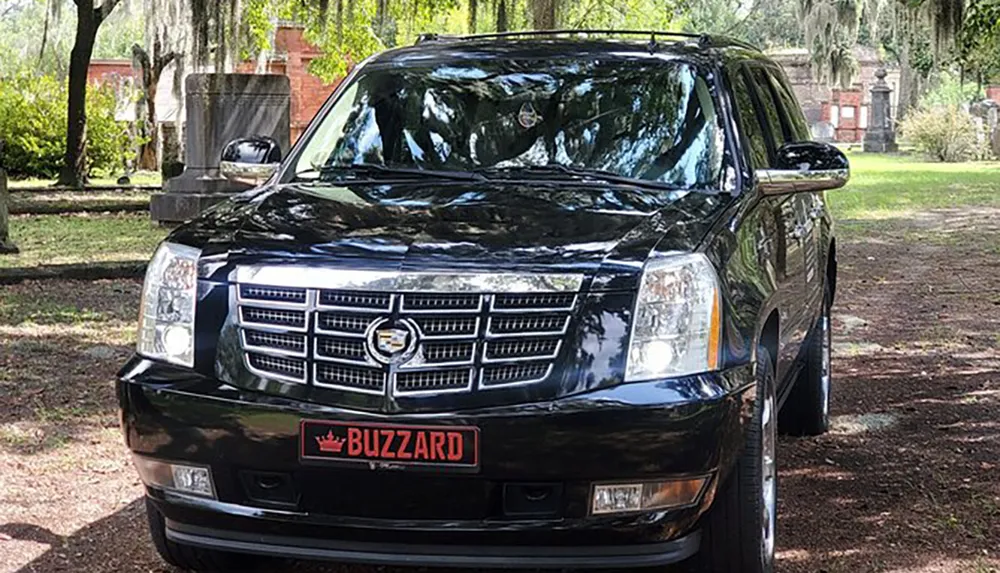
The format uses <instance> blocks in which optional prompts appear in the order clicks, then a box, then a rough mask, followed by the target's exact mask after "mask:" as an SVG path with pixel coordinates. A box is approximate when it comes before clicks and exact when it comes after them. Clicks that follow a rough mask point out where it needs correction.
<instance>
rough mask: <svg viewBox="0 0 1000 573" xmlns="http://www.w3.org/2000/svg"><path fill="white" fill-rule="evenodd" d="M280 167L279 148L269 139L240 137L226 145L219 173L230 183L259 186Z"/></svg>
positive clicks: (275, 142)
mask: <svg viewBox="0 0 1000 573" xmlns="http://www.w3.org/2000/svg"><path fill="white" fill-rule="evenodd" d="M279 166H281V146H280V145H278V142H277V141H275V140H274V139H272V138H270V137H261V136H258V137H241V138H240V139H234V140H233V141H230V142H229V143H228V144H226V147H225V148H224V149H223V150H222V160H221V161H219V172H221V173H222V176H223V177H225V178H226V179H229V180H230V181H235V182H238V183H246V184H247V185H260V184H261V183H263V182H265V181H267V180H268V179H270V178H271V176H272V175H274V173H275V171H277V170H278V167H279Z"/></svg>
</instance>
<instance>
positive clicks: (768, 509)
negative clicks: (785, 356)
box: [760, 393, 778, 565]
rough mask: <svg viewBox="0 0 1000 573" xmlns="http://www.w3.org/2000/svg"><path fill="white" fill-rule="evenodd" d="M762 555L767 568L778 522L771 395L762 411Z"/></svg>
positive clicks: (775, 431)
mask: <svg viewBox="0 0 1000 573" xmlns="http://www.w3.org/2000/svg"><path fill="white" fill-rule="evenodd" d="M760 420H761V422H760V423H761V441H762V444H761V457H762V459H761V472H760V475H761V482H762V483H761V511H762V513H763V515H761V540H762V547H761V553H762V556H763V558H764V563H765V564H768V565H769V564H770V563H772V562H773V561H774V528H775V524H776V523H777V521H778V464H777V442H778V436H777V426H778V419H777V412H776V408H775V403H774V395H773V394H770V393H768V394H767V395H766V396H765V398H764V401H763V404H762V411H761V418H760Z"/></svg>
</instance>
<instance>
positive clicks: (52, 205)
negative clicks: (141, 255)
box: [10, 191, 150, 213]
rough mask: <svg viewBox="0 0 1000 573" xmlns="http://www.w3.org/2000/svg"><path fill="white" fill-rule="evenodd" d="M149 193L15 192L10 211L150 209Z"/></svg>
mask: <svg viewBox="0 0 1000 573" xmlns="http://www.w3.org/2000/svg"><path fill="white" fill-rule="evenodd" d="M149 196H150V194H149V193H148V192H146V191H114V192H108V191H24V192H17V191H15V192H13V193H11V194H10V210H11V212H12V213H24V212H29V213H30V212H32V210H33V209H35V210H40V211H43V212H54V211H58V210H60V209H65V210H73V209H77V210H85V209H89V210H91V211H98V210H100V209H108V210H113V209H114V208H119V207H121V206H123V205H134V206H137V207H139V206H142V207H145V208H147V209H148V208H149Z"/></svg>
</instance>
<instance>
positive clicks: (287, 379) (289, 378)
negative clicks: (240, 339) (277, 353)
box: [243, 352, 309, 384]
mask: <svg viewBox="0 0 1000 573" xmlns="http://www.w3.org/2000/svg"><path fill="white" fill-rule="evenodd" d="M250 354H251V353H250V352H244V353H243V364H244V365H245V366H246V367H247V370H248V371H250V372H251V373H253V374H256V375H257V376H260V377H261V378H270V379H273V380H284V381H285V382H293V383H295V384H307V383H308V381H307V374H308V373H309V370H308V368H304V369H303V371H302V378H294V377H292V376H288V375H286V374H276V373H274V372H268V371H266V370H260V369H258V368H256V367H254V365H253V364H251V363H250ZM256 354H266V353H264V352H257V353H256ZM282 358H284V356H282ZM303 362H305V360H303ZM303 366H305V364H303Z"/></svg>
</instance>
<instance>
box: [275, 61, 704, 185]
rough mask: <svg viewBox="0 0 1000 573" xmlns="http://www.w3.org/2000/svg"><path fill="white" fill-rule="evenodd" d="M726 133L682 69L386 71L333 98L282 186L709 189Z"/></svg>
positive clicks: (647, 64) (630, 64) (469, 66)
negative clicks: (539, 182)
mask: <svg viewBox="0 0 1000 573" xmlns="http://www.w3.org/2000/svg"><path fill="white" fill-rule="evenodd" d="M722 133H723V130H722V128H721V127H720V121H719V118H718V114H717V113H716V107H715V101H714V99H713V97H712V90H711V89H710V87H709V83H708V82H707V81H706V80H705V78H704V77H703V76H702V75H701V73H700V72H699V70H698V69H697V68H696V67H695V66H694V65H691V64H687V63H684V62H680V61H664V60H662V59H657V60H650V61H623V60H621V59H614V60H609V61H601V60H587V61H583V60H570V61H555V62H553V61H551V60H548V61H530V60H499V59H490V60H482V61H476V62H470V61H466V60H463V61H461V62H451V63H446V64H438V65H426V66H417V67H409V66H408V67H405V68H387V67H382V68H373V69H368V70H364V71H362V72H361V73H360V74H359V75H358V76H357V77H356V78H355V79H354V80H353V82H352V83H351V84H350V85H349V86H347V88H346V89H345V90H344V91H343V92H342V93H341V94H340V96H339V98H338V99H337V101H336V102H335V104H334V105H333V106H332V108H330V111H329V112H328V113H327V114H326V116H325V117H323V118H322V120H321V122H320V124H319V125H318V127H317V129H316V130H315V131H314V132H313V134H312V136H311V138H310V139H309V141H308V142H307V144H306V145H305V148H304V150H303V152H302V153H301V154H299V156H298V157H297V158H296V159H294V161H295V163H294V165H293V169H291V170H290V171H291V173H290V178H294V180H299V181H302V180H331V181H335V180H338V179H339V178H342V177H344V173H345V172H348V173H350V172H354V173H361V172H363V173H364V174H365V176H366V177H369V176H370V177H375V176H378V175H380V174H384V173H387V172H389V171H388V170H390V169H398V170H406V172H407V174H408V175H413V174H414V170H419V171H420V173H418V175H420V174H427V173H431V172H433V173H437V174H442V173H443V172H462V173H476V172H479V173H483V174H485V175H486V176H490V175H503V174H509V173H517V174H518V175H522V176H524V177H525V178H532V177H540V176H544V175H546V174H547V175H548V176H550V177H551V176H552V175H554V174H563V175H566V174H575V175H579V174H580V173H581V172H584V171H586V172H594V173H603V174H604V175H606V176H617V177H619V178H628V179H637V180H643V181H650V182H657V183H662V184H666V185H669V186H671V187H677V188H708V187H717V186H718V180H719V177H720V172H721V171H722V162H723V161H722V157H723V136H722Z"/></svg>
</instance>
